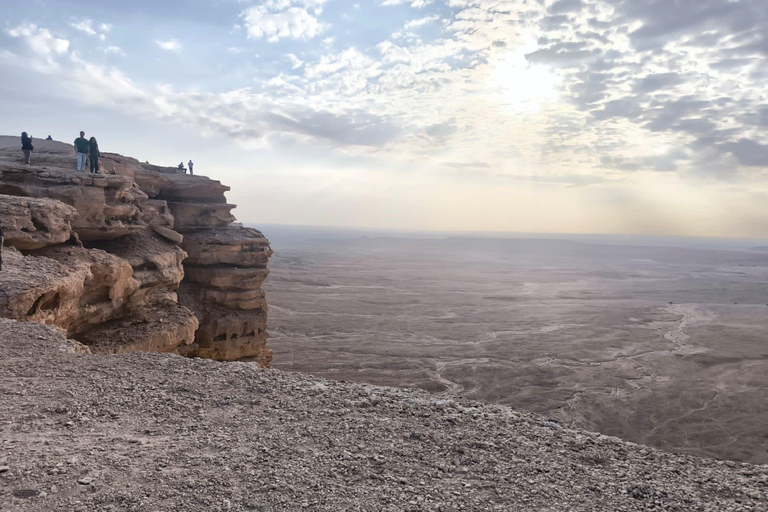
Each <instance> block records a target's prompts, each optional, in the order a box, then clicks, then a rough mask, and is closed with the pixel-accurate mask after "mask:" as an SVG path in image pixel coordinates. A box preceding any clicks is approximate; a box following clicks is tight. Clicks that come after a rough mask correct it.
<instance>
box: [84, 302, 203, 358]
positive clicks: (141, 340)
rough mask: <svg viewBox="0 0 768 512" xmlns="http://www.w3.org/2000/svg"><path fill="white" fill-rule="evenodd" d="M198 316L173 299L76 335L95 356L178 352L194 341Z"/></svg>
mask: <svg viewBox="0 0 768 512" xmlns="http://www.w3.org/2000/svg"><path fill="white" fill-rule="evenodd" d="M198 325H199V322H198V320H197V317H195V314H194V313H192V312H191V311H190V310H189V309H187V308H185V307H184V306H182V305H180V304H178V303H176V302H175V301H173V300H161V301H158V302H153V303H149V304H146V305H143V306H142V307H140V308H138V309H135V310H133V311H132V312H131V313H130V314H129V315H126V316H123V317H121V318H118V319H115V320H111V321H109V322H106V323H103V324H101V325H99V326H97V327H95V328H93V329H90V330H89V331H88V332H86V333H84V334H82V335H80V336H76V339H77V340H78V341H79V342H81V343H83V344H84V345H86V346H87V347H88V348H89V349H90V350H91V352H92V353H94V354H128V353H131V352H177V351H178V349H179V347H180V346H184V345H189V344H191V343H193V342H194V340H195V331H196V330H197V327H198Z"/></svg>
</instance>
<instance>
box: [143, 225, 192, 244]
mask: <svg viewBox="0 0 768 512" xmlns="http://www.w3.org/2000/svg"><path fill="white" fill-rule="evenodd" d="M149 227H150V228H151V229H152V231H154V232H155V233H157V234H158V235H160V236H161V237H163V238H165V239H166V240H168V241H169V242H173V243H175V244H180V243H181V242H183V241H184V235H182V234H181V233H179V232H177V231H174V230H172V229H169V228H166V227H163V226H158V225H156V224H150V226H149Z"/></svg>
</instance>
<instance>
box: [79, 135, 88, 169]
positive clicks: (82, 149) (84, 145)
mask: <svg viewBox="0 0 768 512" xmlns="http://www.w3.org/2000/svg"><path fill="white" fill-rule="evenodd" d="M89 147H90V146H89V144H88V139H86V138H85V132H80V137H79V138H77V139H75V154H76V155H77V170H78V171H83V172H85V162H86V161H87V160H88V149H89Z"/></svg>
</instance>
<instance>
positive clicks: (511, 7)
mask: <svg viewBox="0 0 768 512" xmlns="http://www.w3.org/2000/svg"><path fill="white" fill-rule="evenodd" d="M57 4H60V5H61V7H62V12H65V11H66V9H64V7H65V2H63V1H61V2H57V1H56V0H52V1H51V2H50V6H51V7H50V9H51V10H53V11H55V9H56V7H57ZM107 4H109V5H106V4H105V5H100V6H99V7H95V8H94V9H92V12H89V17H88V18H87V19H75V18H69V17H66V16H64V17H62V21H61V22H60V23H58V24H56V23H53V22H50V21H48V22H45V21H44V20H46V19H47V20H50V19H51V18H50V17H46V16H43V15H42V14H41V15H40V16H37V15H36V13H35V9H34V8H30V10H29V11H28V13H27V14H25V15H24V16H21V15H20V14H17V13H15V12H14V11H10V10H3V9H4V8H3V7H0V14H7V15H8V22H7V24H6V27H5V29H4V30H2V32H0V72H2V73H3V76H4V77H7V80H6V81H5V82H4V84H3V85H2V86H0V87H5V90H6V91H7V93H6V97H7V98H8V99H6V100H5V103H3V105H0V108H3V112H4V114H5V113H7V112H10V111H12V110H13V109H14V108H15V105H16V104H17V103H18V95H19V91H24V94H25V95H27V96H28V97H29V98H31V100H30V101H31V103H32V104H43V103H47V104H55V105H58V108H59V109H60V110H61V112H54V113H53V115H52V116H49V115H48V113H46V115H45V116H40V118H39V119H37V120H36V121H35V118H34V116H32V115H29V116H28V115H26V114H19V115H18V119H17V123H16V124H18V123H19V122H22V123H24V124H25V126H26V123H28V122H31V121H35V122H38V123H40V124H41V125H43V126H46V125H47V123H48V119H49V117H56V116H57V115H58V116H59V117H65V116H69V117H76V116H77V115H78V114H77V113H69V114H64V113H63V112H64V111H65V110H66V109H67V108H68V106H69V105H84V106H86V107H87V110H88V111H91V112H102V111H103V112H104V116H105V118H106V117H111V116H112V115H113V114H114V113H118V114H119V115H122V116H124V117H125V123H126V125H125V130H128V129H129V128H130V127H132V126H133V127H135V131H136V133H140V132H141V131H142V129H143V127H144V126H145V125H143V124H142V123H150V124H153V123H154V124H157V125H159V126H162V127H164V129H165V130H167V131H168V133H169V134H173V133H175V132H176V130H182V129H183V130H187V132H186V133H188V134H191V135H188V136H191V137H192V138H195V141H196V142H195V143H194V144H195V145H197V146H200V147H201V149H200V150H199V151H203V149H202V148H203V147H205V148H207V147H208V146H211V147H220V148H226V151H222V152H220V153H219V156H218V157H216V158H213V157H212V162H211V167H212V168H216V170H217V172H222V173H228V172H231V176H230V175H225V176H222V179H223V180H226V181H229V183H230V184H231V185H232V186H233V196H234V197H233V198H232V199H233V200H234V201H235V202H238V201H237V199H238V197H236V194H238V193H239V192H238V191H239V190H251V191H252V190H253V187H254V185H252V184H253V183H259V187H261V188H264V189H270V187H272V188H271V189H270V190H271V193H270V194H268V195H266V196H262V195H260V197H266V198H265V199H262V200H260V202H259V203H258V205H257V204H256V203H255V202H253V201H250V197H251V196H250V195H249V194H248V193H244V194H245V196H244V197H245V199H246V202H245V203H244V204H241V206H240V209H239V210H238V212H239V215H238V216H239V217H241V220H245V221H249V220H256V218H257V217H261V216H263V215H264V214H265V212H266V214H269V215H274V217H272V218H271V219H270V220H271V221H273V222H293V223H331V224H363V225H365V224H368V225H376V226H380V227H385V226H390V227H404V226H413V227H421V228H448V227H451V226H455V227H458V226H459V225H461V229H472V228H473V227H474V228H475V229H499V230H504V229H508V230H519V231H525V230H549V231H631V232H637V231H643V232H646V231H647V232H655V233H657V232H659V231H660V230H662V231H663V230H668V231H669V232H682V231H684V230H688V231H690V232H697V233H706V232H707V230H710V231H709V232H710V233H711V234H735V233H740V234H746V233H766V234H767V235H768V232H766V230H768V222H758V221H756V220H755V219H758V220H759V219H760V215H764V214H763V213H762V212H764V206H761V205H763V204H764V203H765V201H766V200H768V135H767V134H768V131H767V130H766V128H768V97H766V94H765V88H764V87H763V86H762V84H763V83H765V81H766V80H768V38H767V37H766V35H765V34H766V33H768V13H767V12H766V11H765V9H764V5H763V0H741V1H739V2H721V1H720V0H706V1H702V0H679V1H678V2H672V3H671V2H665V1H657V0H645V1H644V2H619V1H618V0H588V1H582V0H557V1H552V0H547V1H523V0H445V1H442V2H441V1H439V0H435V1H434V2H413V1H410V0H407V1H393V2H380V1H379V2H373V3H366V4H363V3H360V4H357V5H356V4H355V3H354V2H346V1H345V0H335V1H334V2H325V1H323V0H269V1H267V2H260V3H258V4H254V3H248V2H224V3H219V4H217V7H216V8H213V7H211V5H209V4H208V3H197V2H193V3H189V2H182V1H181V0H167V1H166V2H163V3H158V4H157V5H150V4H146V5H144V4H142V5H141V6H139V7H137V8H139V9H141V10H142V12H141V13H140V14H138V15H136V18H133V16H134V14H133V11H131V10H130V9H128V8H127V7H124V6H122V5H118V4H119V3H107ZM181 8H183V10H182V11H180V12H181V13H182V14H179V15H178V16H177V17H174V18H172V21H173V23H168V20H169V19H171V18H168V16H165V15H167V14H168V13H169V12H170V11H171V10H173V9H181ZM174 16H176V15H174ZM65 18H66V19H65ZM118 20H120V22H119V23H118ZM147 20H158V21H157V23H153V22H151V21H150V22H148V21H147ZM159 20H164V21H162V22H160V21H159ZM33 23H34V24H33ZM138 26H140V27H142V29H141V30H139V31H137V30H136V27H138ZM233 26H234V27H235V28H234V29H233V28H232V27H233ZM223 27H226V28H223ZM102 36H103V37H102ZM41 76H45V77H46V78H45V80H40V78H41ZM50 83H56V87H50V86H48V85H47V84H50ZM38 84H39V85H38ZM73 99H74V100H76V101H75V102H73V101H72V100H73ZM51 100H55V101H51ZM2 101H3V100H2V98H0V102H2ZM4 117H5V118H6V121H5V122H0V125H2V126H3V127H6V126H7V129H6V130H5V131H8V132H14V131H18V130H16V128H17V127H16V124H14V123H13V122H12V121H9V120H7V119H8V117H7V116H4ZM45 129H46V130H47V127H46V128H45ZM109 129H110V124H109V123H106V122H105V126H104V127H102V128H101V130H109ZM105 135H106V132H105ZM54 136H56V134H55V133H54ZM68 137H69V135H68V134H66V137H65V138H68ZM196 137H203V138H207V139H209V140H210V141H211V142H210V143H208V142H205V141H200V140H199V139H196ZM139 138H140V137H139ZM154 143H155V140H154V139H152V140H150V139H148V140H147V141H146V143H145V144H138V143H137V145H138V146H139V147H142V148H150V147H154V146H153V144H154ZM163 146H164V145H163ZM115 149H116V150H119V148H117V147H116V148H115ZM195 150H196V151H198V149H197V148H195ZM158 151H159V149H158ZM221 154H226V155H228V158H229V159H228V160H227V162H226V164H224V163H223V162H222V161H221V160H220V158H221V156H220V155H221ZM136 156H139V157H141V156H142V155H138V154H137V155H136ZM173 160H176V159H175V155H174V159H173ZM195 161H196V162H198V161H199V162H201V165H203V162H204V160H200V159H197V158H196V159H195ZM220 162H221V163H220ZM217 166H218V167H217ZM201 168H202V167H201ZM234 169H237V170H238V171H237V172H235V171H234ZM271 169H278V170H279V171H278V170H275V171H274V172H273V171H272V170H271ZM256 176H257V177H256ZM265 176H268V177H265ZM390 183H391V185H390ZM330 184H333V186H331V185H330ZM341 184H354V186H351V185H350V186H347V185H344V186H342V185H341ZM248 187H251V188H248ZM657 188H658V189H657ZM662 189H663V190H662ZM721 189H722V190H725V189H727V194H726V193H725V192H723V196H724V198H723V199H722V200H717V199H714V202H717V203H718V204H721V205H723V204H727V205H729V207H728V208H723V209H720V210H718V215H723V216H726V217H729V218H728V219H726V220H718V219H717V218H716V217H714V211H715V209H714V208H709V209H707V208H702V205H703V204H707V203H709V202H711V201H713V198H716V197H717V191H718V190H721ZM671 192H673V193H671ZM288 195H292V197H294V198H296V197H300V198H301V201H298V202H293V201H291V200H289V199H288V197H287V196H288ZM675 196H678V200H675V199H674V197H675ZM725 196H727V199H725ZM272 198H275V199H274V201H272ZM321 198H322V199H321ZM270 201H272V202H270ZM239 202H241V203H243V201H242V199H241V200H240V201H239ZM259 205H262V206H263V208H262V209H261V210H259V213H258V215H257V214H256V213H254V212H256V211H257V210H256V208H257V207H259ZM337 205H342V206H337ZM288 206H290V208H288ZM732 206H738V207H732ZM286 208H287V209H286ZM401 209H404V210H403V211H401ZM678 210H679V214H675V213H674V212H675V211H678ZM673 220H674V221H673ZM622 226H623V227H622ZM725 226H728V229H727V230H725Z"/></svg>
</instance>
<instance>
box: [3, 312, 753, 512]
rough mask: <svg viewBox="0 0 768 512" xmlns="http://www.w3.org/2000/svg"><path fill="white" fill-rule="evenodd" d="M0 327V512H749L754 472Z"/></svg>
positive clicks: (550, 428)
mask: <svg viewBox="0 0 768 512" xmlns="http://www.w3.org/2000/svg"><path fill="white" fill-rule="evenodd" d="M76 351H79V352H83V346H82V345H79V344H77V343H75V342H71V341H68V340H66V339H65V338H64V337H63V336H62V335H61V334H60V331H57V330H56V329H55V328H51V327H47V326H44V325H40V324H34V323H19V322H16V321H13V320H5V319H0V510H2V511H11V510H13V511H50V510H57V511H58V510H66V511H95V510H98V511H109V510H115V511H117V510H121V511H123V510H125V511H153V510H158V511H159V510H163V511H166V510H169V511H176V510H178V511H211V510H213V511H219V510H221V511H224V510H233V511H246V510H254V511H256V510H258V511H284V510H318V511H380V510H381V511H459V510H462V511H466V510H471V511H475V510H477V511H489V510H490V511H493V510H503V511H516V510H531V511H534V510H535V511H566V510H567V511H645V510H658V511H661V510H673V511H750V510H751V511H764V510H766V509H765V504H766V503H768V466H751V465H748V464H740V463H734V462H720V461H715V460H707V459H699V458H696V457H691V456H682V455H673V454H669V453H664V452H661V451H658V450H654V449H651V448H647V447H643V446H639V445H635V444H632V443H627V442H624V441H621V440H618V439H616V438H611V437H606V436H602V435H599V434H594V433H589V432H584V431H578V430H570V429H566V428H563V427H562V426H560V425H559V424H558V423H556V422H553V421H550V420H548V419H547V418H544V417H540V416H536V415H533V414H528V413H521V412H516V411H514V410H512V409H509V408H506V407H502V406H490V405H482V404H479V403H477V402H472V401H468V400H455V399H452V398H450V397H448V396H445V395H431V394H428V393H426V392H422V391H408V390H399V389H392V388H382V387H375V386H370V385H361V384H351V383H344V382H331V381H326V380H324V379H320V378H315V377H311V376H307V375H301V374H292V373H286V372H281V371H277V370H267V369H260V368H258V367H256V366H255V365H253V364H248V363H219V362H214V361H210V360H203V359H186V358H183V357H179V356H175V355H164V354H147V353H134V354H128V355H120V356H101V355H88V354H85V355H83V354H80V355H78V354H76V353H74V352H76Z"/></svg>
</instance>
